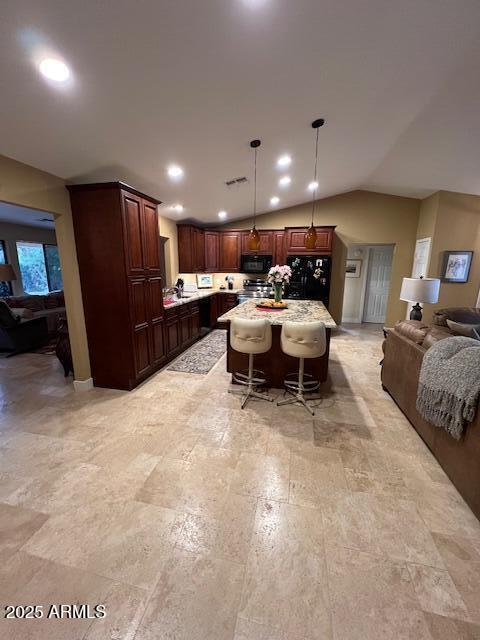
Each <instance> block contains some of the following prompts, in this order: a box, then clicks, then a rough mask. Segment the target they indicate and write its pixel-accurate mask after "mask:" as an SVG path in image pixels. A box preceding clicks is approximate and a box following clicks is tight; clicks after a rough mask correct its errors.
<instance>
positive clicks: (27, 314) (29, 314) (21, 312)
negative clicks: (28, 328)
mask: <svg viewBox="0 0 480 640" xmlns="http://www.w3.org/2000/svg"><path fill="white" fill-rule="evenodd" d="M12 312H13V315H14V316H17V317H18V318H23V319H24V320H27V319H28V320H29V319H30V318H33V311H32V310H31V309H21V308H20V309H12Z"/></svg>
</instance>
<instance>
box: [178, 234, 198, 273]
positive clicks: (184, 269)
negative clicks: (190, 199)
mask: <svg viewBox="0 0 480 640" xmlns="http://www.w3.org/2000/svg"><path fill="white" fill-rule="evenodd" d="M177 231H178V270H179V271H180V273H199V272H202V271H205V232H204V230H203V229H199V228H198V227H195V226H194V225H192V224H179V225H177Z"/></svg>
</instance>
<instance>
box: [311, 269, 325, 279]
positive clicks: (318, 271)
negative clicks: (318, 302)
mask: <svg viewBox="0 0 480 640" xmlns="http://www.w3.org/2000/svg"><path fill="white" fill-rule="evenodd" d="M322 273H323V271H322V269H320V267H317V268H316V269H315V271H314V272H313V277H314V278H315V280H318V279H319V278H321V277H322Z"/></svg>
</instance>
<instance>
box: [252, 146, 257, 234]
mask: <svg viewBox="0 0 480 640" xmlns="http://www.w3.org/2000/svg"><path fill="white" fill-rule="evenodd" d="M253 151H254V156H253V157H254V160H253V228H254V229H255V222H256V220H257V147H255V149H254V150H253Z"/></svg>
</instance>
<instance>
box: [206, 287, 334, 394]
mask: <svg viewBox="0 0 480 640" xmlns="http://www.w3.org/2000/svg"><path fill="white" fill-rule="evenodd" d="M287 302H288V309H283V310H281V311H261V310H260V309H257V308H256V304H258V299H257V300H248V301H247V302H243V303H242V304H240V305H238V306H237V307H235V308H234V309H231V310H230V311H228V312H227V313H225V314H223V315H222V316H220V317H219V318H218V322H219V324H220V326H222V324H223V325H224V326H226V328H227V329H229V326H230V320H232V319H233V318H248V319H250V320H257V319H259V318H262V319H266V320H268V321H269V322H270V323H271V325H272V348H271V349H270V351H269V352H268V353H263V354H260V355H256V356H255V360H254V367H255V369H259V370H261V371H263V372H264V377H265V378H266V380H267V386H269V387H274V388H276V389H281V388H283V382H284V380H285V377H286V376H287V374H289V373H294V372H296V371H298V359H297V358H292V357H291V356H287V355H286V354H285V353H284V352H283V351H282V348H281V345H280V334H281V331H282V324H283V323H284V322H285V321H287V320H292V321H294V322H313V321H315V320H321V321H322V322H324V323H325V328H326V338H327V347H326V351H325V354H324V355H323V356H321V357H320V358H306V359H305V373H308V374H310V375H312V376H313V377H314V378H315V379H316V380H319V381H320V382H325V381H326V380H327V377H328V357H329V353H330V333H331V330H332V329H334V328H335V327H336V326H337V325H336V323H335V320H334V319H333V318H332V316H331V315H330V314H329V312H328V311H327V309H326V308H325V305H324V304H323V302H319V301H316V300H287ZM227 344H228V349H227V371H228V372H229V373H233V372H234V371H245V370H246V369H247V368H248V355H247V354H244V353H239V352H238V351H235V350H234V349H232V347H231V345H230V331H228V332H227Z"/></svg>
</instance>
